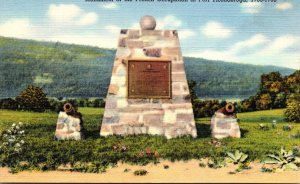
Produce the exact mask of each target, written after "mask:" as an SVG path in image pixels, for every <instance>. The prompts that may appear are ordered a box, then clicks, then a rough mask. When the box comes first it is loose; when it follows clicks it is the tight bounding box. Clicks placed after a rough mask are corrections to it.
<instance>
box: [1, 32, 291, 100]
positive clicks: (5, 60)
mask: <svg viewBox="0 0 300 184" xmlns="http://www.w3.org/2000/svg"><path fill="white" fill-rule="evenodd" d="M114 55H115V50H110V49H101V48H98V47H90V46H82V45H73V44H63V43H59V42H56V43H54V42H37V41H31V40H21V39H13V38H5V37H0V71H1V73H0V98H6V97H14V96H16V95H18V94H19V93H20V91H21V90H23V89H24V88H25V87H26V86H27V85H28V84H35V85H38V86H40V87H42V88H43V89H44V90H45V91H46V93H47V94H48V96H53V97H105V96H106V93H107V88H108V84H109V80H110V75H111V70H112V64H113V59H114ZM185 67H186V73H187V77H188V79H190V80H195V81H196V82H197V89H196V90H197V94H198V95H199V96H200V97H208V98H246V97H248V96H250V95H253V94H255V93H256V92H257V90H258V88H259V83H260V75H261V74H263V73H269V72H271V71H279V72H280V73H281V74H283V75H288V74H291V73H292V72H293V71H294V70H293V69H289V68H282V67H275V66H255V65H243V64H236V63H228V62H222V61H210V60H205V59H199V58H189V57H185Z"/></svg>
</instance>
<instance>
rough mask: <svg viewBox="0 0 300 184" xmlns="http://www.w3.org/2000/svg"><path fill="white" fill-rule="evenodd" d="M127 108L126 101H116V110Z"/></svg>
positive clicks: (121, 99)
mask: <svg viewBox="0 0 300 184" xmlns="http://www.w3.org/2000/svg"><path fill="white" fill-rule="evenodd" d="M127 106H128V102H127V100H126V99H123V98H120V99H118V100H117V108H125V107H127Z"/></svg>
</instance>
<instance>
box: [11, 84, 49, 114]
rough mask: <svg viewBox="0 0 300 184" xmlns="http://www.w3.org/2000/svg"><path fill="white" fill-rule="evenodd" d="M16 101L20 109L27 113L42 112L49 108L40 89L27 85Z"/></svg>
mask: <svg viewBox="0 0 300 184" xmlns="http://www.w3.org/2000/svg"><path fill="white" fill-rule="evenodd" d="M16 101H17V102H18V103H19V104H20V108H21V109H24V110H29V111H36V112H44V111H45V109H46V108H48V107H49V102H48V99H47V98H46V94H45V93H44V92H43V90H42V88H40V87H37V86H33V85H29V86H28V87H27V88H26V89H25V90H23V91H22V92H21V93H20V94H19V96H17V97H16Z"/></svg>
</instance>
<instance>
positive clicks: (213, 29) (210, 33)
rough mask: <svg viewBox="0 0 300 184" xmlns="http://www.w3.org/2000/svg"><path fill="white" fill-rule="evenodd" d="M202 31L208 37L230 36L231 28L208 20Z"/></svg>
mask: <svg viewBox="0 0 300 184" xmlns="http://www.w3.org/2000/svg"><path fill="white" fill-rule="evenodd" d="M202 33H203V34H204V35H205V36H207V37H208V38H228V37H230V36H231V34H232V30H231V29H229V28H227V27H225V26H224V25H223V24H222V23H219V22H216V21H210V22H208V23H206V25H205V26H203V27H202Z"/></svg>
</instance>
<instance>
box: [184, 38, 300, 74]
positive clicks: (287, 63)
mask: <svg viewBox="0 0 300 184" xmlns="http://www.w3.org/2000/svg"><path fill="white" fill-rule="evenodd" d="M299 41H300V38H299V37H296V36H293V35H282V36H279V37H277V38H275V39H274V40H270V39H268V38H267V37H266V36H264V35H262V34H256V35H254V36H252V37H251V38H249V39H246V40H244V41H240V42H237V43H235V44H233V46H231V47H229V48H227V49H225V50H216V49H206V50H203V51H199V52H195V53H190V54H188V56H192V57H200V58H205V59H210V60H222V61H230V62H237V63H249V64H257V65H266V64H268V65H276V66H282V67H290V68H295V69H298V70H299V69H300V52H299V49H300V44H299ZM261 47H262V48H263V49H262V50H261ZM247 48H252V49H254V50H251V51H250V52H246V53H243V54H239V51H240V50H241V49H245V50H246V49H247ZM289 48H295V51H291V50H286V49H289Z"/></svg>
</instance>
